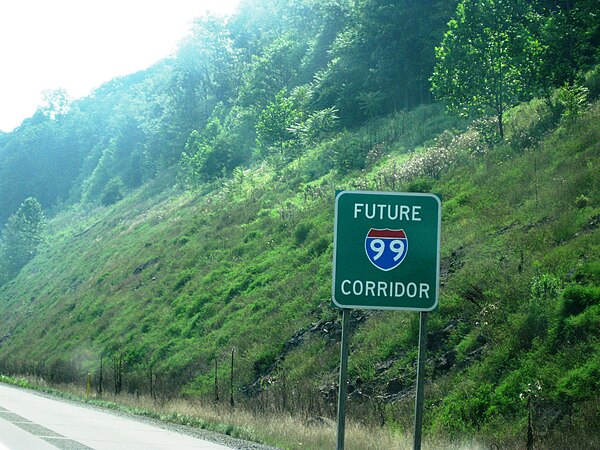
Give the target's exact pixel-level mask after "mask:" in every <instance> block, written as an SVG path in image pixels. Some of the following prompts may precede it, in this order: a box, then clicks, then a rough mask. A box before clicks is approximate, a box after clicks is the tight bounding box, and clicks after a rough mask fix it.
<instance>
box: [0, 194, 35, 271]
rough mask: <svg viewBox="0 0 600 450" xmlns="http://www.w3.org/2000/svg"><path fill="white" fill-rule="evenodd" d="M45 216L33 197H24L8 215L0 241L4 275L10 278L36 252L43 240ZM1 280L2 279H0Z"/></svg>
mask: <svg viewBox="0 0 600 450" xmlns="http://www.w3.org/2000/svg"><path fill="white" fill-rule="evenodd" d="M45 229H46V218H45V216H44V212H43V210H42V206H41V205H40V203H39V202H38V201H37V200H36V199H35V198H31V197H30V198H28V199H26V200H25V201H24V202H23V203H22V204H21V206H20V207H19V209H18V211H17V212H16V213H15V214H13V215H12V216H10V217H9V219H8V221H7V223H6V225H5V226H4V229H3V231H2V240H1V241H0V244H1V246H0V265H1V266H2V270H0V273H3V274H4V276H6V277H9V278H12V277H14V276H15V275H16V274H17V273H19V271H20V270H21V268H22V267H23V266H24V265H25V264H27V262H28V261H30V260H31V259H32V258H33V257H34V256H35V255H36V253H37V251H38V249H39V247H40V245H41V244H42V243H43V242H44V241H45V237H46V236H45ZM0 281H2V280H0Z"/></svg>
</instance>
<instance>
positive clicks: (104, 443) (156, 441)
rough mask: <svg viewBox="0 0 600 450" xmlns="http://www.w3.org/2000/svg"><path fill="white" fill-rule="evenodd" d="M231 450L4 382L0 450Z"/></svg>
mask: <svg viewBox="0 0 600 450" xmlns="http://www.w3.org/2000/svg"><path fill="white" fill-rule="evenodd" d="M56 448H59V449H62V450H84V449H85V450H87V449H98V450H104V449H106V450H117V449H118V450H138V449H139V450H159V449H165V450H167V449H168V450H183V449H185V450H188V449H189V450H192V449H194V450H199V449H202V450H227V449H230V447H225V446H223V445H219V444H215V443H213V442H209V441H204V440H201V439H197V438H194V437H192V436H187V435H185V434H180V433H177V432H174V431H170V430H166V429H163V428H159V427H156V426H153V425H151V424H149V423H145V422H143V421H137V420H134V419H132V418H127V417H122V416H120V415H115V414H110V413H109V412H102V411H98V410H96V409H91V408H87V407H84V406H78V405H76V404H72V403H66V402H62V401H60V400H55V399H50V398H47V397H45V396H41V395H37V394H35V393H33V392H29V391H26V390H23V389H19V388H15V387H12V386H7V385H5V384H0V450H47V449H52V450H56Z"/></svg>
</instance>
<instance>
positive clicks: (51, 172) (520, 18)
mask: <svg viewBox="0 0 600 450" xmlns="http://www.w3.org/2000/svg"><path fill="white" fill-rule="evenodd" d="M546 4H547V5H548V8H546V9H542V8H539V4H538V3H537V2H536V3H527V2H517V1H516V0H512V1H509V0H498V1H491V0H489V1H488V0H486V1H483V2H477V3H475V2H473V1H467V0H465V1H463V2H461V3H460V6H459V7H458V9H457V8H455V7H456V2H446V1H437V0H427V1H423V2H404V1H402V2H389V1H380V0H365V1H358V2H355V1H347V0H341V1H338V0H331V1H330V0H327V1H313V0H277V1H274V2H269V4H268V5H267V4H266V3H265V2H261V1H258V0H248V1H245V2H242V4H241V6H240V10H239V11H238V12H237V13H236V14H235V15H234V17H231V18H229V19H227V20H222V19H219V18H210V17H206V18H203V19H200V20H198V21H196V22H195V23H194V25H193V28H192V33H191V35H190V36H189V37H188V38H186V39H185V40H184V41H182V43H181V45H180V46H179V48H178V50H177V52H176V54H175V55H173V57H171V58H168V59H166V60H164V61H161V62H159V63H157V64H156V65H155V66H153V67H151V68H149V69H147V70H145V71H142V72H139V73H136V74H132V75H129V76H126V77H121V78H118V79H115V80H112V81H110V82H108V83H106V84H104V85H103V86H101V87H100V88H98V89H97V90H96V91H95V92H94V93H93V94H92V95H90V96H89V97H87V98H84V99H79V100H74V101H72V102H70V103H69V108H68V109H66V108H64V109H61V108H60V102H58V100H60V98H55V99H54V100H57V102H55V103H52V104H50V103H49V104H48V105H47V106H48V107H51V110H52V111H54V113H52V114H51V113H48V114H44V113H42V112H39V113H38V114H36V115H34V117H32V118H31V119H28V120H26V121H25V122H24V123H23V124H22V126H21V127H19V128H18V129H17V130H15V131H14V132H13V133H6V134H0V206H2V208H0V218H1V219H2V222H7V225H6V226H5V228H4V230H5V231H4V233H3V240H2V242H3V244H2V245H3V250H2V252H5V249H6V243H7V242H8V241H9V240H10V239H8V238H9V237H10V235H11V229H15V227H14V226H13V225H11V224H13V222H15V223H16V220H17V219H14V220H13V219H10V220H9V217H12V216H15V215H16V212H17V211H18V210H19V205H21V204H22V202H23V198H27V197H29V196H35V198H37V199H38V200H39V205H41V207H43V208H45V210H46V213H48V215H49V216H51V220H50V221H49V227H48V235H49V238H48V240H47V242H48V243H47V245H45V246H44V247H43V248H44V250H43V251H37V249H38V248H39V247H36V250H33V252H29V253H28V256H27V257H28V258H30V259H28V261H27V264H26V265H25V266H23V267H21V268H20V269H19V271H18V273H17V271H12V272H10V277H13V276H14V278H13V279H12V281H11V282H9V283H3V286H2V287H1V288H0V312H1V315H2V321H0V371H2V372H6V373H30V374H37V375H38V376H40V377H43V378H44V379H47V380H50V381H53V382H57V383H58V382H80V380H81V377H82V374H83V376H85V374H87V372H88V371H89V372H91V373H92V375H93V383H94V385H95V387H99V385H100V384H101V383H103V384H104V387H103V388H104V391H105V392H106V391H107V389H108V390H113V388H114V391H122V392H121V394H120V395H121V397H123V396H125V395H126V394H127V393H131V394H132V395H134V394H135V393H141V394H142V395H143V394H144V393H146V394H148V395H149V396H150V398H152V401H153V402H155V403H156V404H166V403H167V402H168V400H169V399H172V398H176V397H186V398H189V399H191V400H192V401H194V402H201V401H202V402H204V401H206V402H208V401H209V402H214V401H215V392H216V393H217V394H219V395H220V400H219V402H221V405H222V401H223V400H222V399H223V397H224V396H223V390H224V389H226V388H225V385H226V383H225V381H224V380H227V381H228V382H229V377H230V372H229V369H230V367H229V365H230V364H231V362H230V361H231V359H230V358H231V354H232V349H233V350H234V351H233V353H234V380H233V383H232V385H233V392H234V396H235V402H236V408H237V407H238V406H237V405H239V404H244V405H245V406H246V407H247V408H249V409H252V410H254V411H257V412H259V413H265V412H272V411H276V412H277V413H279V414H280V415H282V416H285V415H287V414H290V415H292V416H293V417H298V416H300V415H301V416H302V417H314V416H319V417H321V416H323V417H327V416H333V414H334V410H335V380H336V372H337V362H338V360H337V358H338V355H339V347H338V342H339V331H340V323H339V314H338V313H337V312H336V311H335V310H333V309H332V308H331V307H330V300H329V298H330V295H331V286H330V283H331V264H332V263H331V261H332V217H333V197H334V192H335V190H337V189H365V190H389V191H415V192H436V193H439V194H440V195H441V197H442V199H443V218H442V220H443V228H442V229H443V239H442V250H441V259H442V262H441V274H440V284H441V292H442V294H441V295H442V298H441V301H440V309H439V311H436V312H435V313H432V314H431V317H430V331H429V334H428V365H427V372H428V377H430V379H431V380H432V382H431V383H430V384H428V388H427V390H428V392H427V399H428V400H427V402H428V411H429V413H428V414H427V415H426V419H425V420H426V430H428V431H431V430H433V431H437V432H439V433H447V432H450V433H451V434H453V435H458V434H459V433H466V434H473V435H474V434H477V436H478V437H481V439H483V440H484V441H486V442H487V443H491V442H495V439H496V438H498V439H499V440H500V441H502V440H508V441H510V440H511V439H512V440H514V441H515V442H517V441H519V439H520V438H519V436H520V435H522V434H523V435H524V434H525V433H524V431H525V428H526V422H527V417H528V414H529V412H530V411H531V413H532V417H533V420H534V421H535V426H534V429H535V430H536V433H538V431H537V430H542V428H543V425H544V423H545V422H544V421H548V422H552V423H553V426H554V425H555V426H556V427H555V431H549V432H548V433H554V435H555V436H556V435H558V434H561V433H562V434H564V435H569V436H573V435H575V436H574V437H573V442H574V444H573V445H574V446H577V445H578V444H577V442H581V443H582V445H581V447H584V445H583V442H585V443H586V445H588V446H589V443H590V442H592V444H593V443H594V442H597V441H598V438H597V436H596V437H594V436H593V433H594V431H593V430H598V429H600V427H599V426H597V425H599V424H598V418H597V414H595V412H594V414H591V413H589V411H590V410H591V408H592V406H590V405H593V403H594V402H597V394H595V393H594V392H593V391H586V389H585V386H586V385H589V386H592V387H593V388H594V389H595V388H596V387H597V382H596V381H594V380H595V379H597V369H598V364H597V358H595V357H590V355H596V354H598V351H599V348H598V339H599V337H598V330H599V329H600V322H599V317H600V308H599V303H598V292H597V290H598V285H599V283H600V281H599V278H598V274H599V271H598V268H599V266H598V263H597V259H598V258H597V255H598V253H599V251H600V249H599V248H598V242H599V240H598V230H599V227H598V224H599V219H598V217H599V214H600V210H599V207H600V205H599V203H598V198H600V191H599V189H600V186H599V184H598V176H597V167H598V154H600V153H599V147H598V145H599V144H598V143H599V142H600V129H599V128H598V126H597V124H598V121H599V118H600V105H599V104H598V103H597V101H595V100H594V99H595V98H596V97H595V96H596V95H597V87H598V83H597V78H598V77H597V66H596V69H594V57H593V54H594V52H597V40H596V39H597V38H596V37H594V36H596V35H595V34H594V33H596V31H595V30H597V25H596V24H595V23H591V21H590V20H589V17H587V16H586V17H583V16H577V17H578V19H577V20H573V21H563V17H558V16H557V15H564V17H566V16H567V15H569V14H571V13H573V14H575V12H574V11H576V10H577V11H580V12H582V11H588V12H589V11H590V9H591V6H593V1H587V0H578V1H576V2H571V3H570V4H572V5H573V7H572V8H567V6H568V5H566V4H565V3H564V2H547V3H546ZM482 6H486V8H480V7H482ZM563 6H564V7H563ZM586 8H587V9H586ZM455 9H456V11H457V12H456V17H455V19H454V20H453V21H451V22H450V25H449V28H446V24H447V22H448V20H449V19H450V15H451V12H452V10H455ZM500 14H503V15H502V17H501V16H500ZM577 14H580V13H579V12H578V13H577ZM569 20H571V19H569ZM559 22H560V23H561V24H563V25H564V24H569V25H568V26H573V27H574V29H575V31H574V33H575V34H577V35H578V36H579V35H581V39H579V37H578V39H577V40H576V42H577V49H576V50H577V51H576V52H575V54H576V58H574V59H568V58H567V59H564V57H565V56H567V55H563V54H561V53H560V52H557V51H556V50H557V49H556V48H555V45H558V44H556V42H561V43H564V42H566V41H568V40H569V39H570V37H569V36H565V39H566V41H563V40H561V38H560V34H561V32H560V31H559V30H561V29H564V27H563V25H560V27H558V25H557V24H558V23H559ZM564 26H566V25H564ZM561 27H563V28H561ZM444 32H446V37H445V38H444ZM569 33H570V32H569ZM573 36H574V35H573ZM452 38H456V40H457V41H456V42H454V41H452ZM469 38H471V41H470V42H469ZM484 38H485V39H484ZM440 41H441V44H440ZM456 43H462V44H464V45H462V46H458V45H455V44H456ZM436 45H437V46H438V56H443V57H444V58H446V59H439V60H438V64H437V66H436V59H435V57H436V52H435V47H436ZM561 45H562V44H561ZM451 51H452V52H454V55H456V53H458V54H459V56H461V55H462V56H464V57H465V58H463V60H464V61H463V60H461V58H458V59H456V58H454V59H452V60H450V59H447V58H449V55H450V54H451ZM494 51H496V53H494ZM499 51H501V53H500V55H498V53H497V52H499ZM461 52H462V53H461ZM560 61H562V62H565V61H566V65H564V64H562V63H561V64H558V62H560ZM569 61H570V62H569ZM462 62H464V63H466V64H468V65H467V66H463V65H461V64H462ZM553 64H554V66H552V65H553ZM434 66H436V67H437V68H436V70H437V72H436V73H434V76H433V78H432V80H433V83H434V91H435V90H436V89H442V87H444V89H445V88H448V89H450V88H452V89H454V88H456V89H455V90H450V91H448V92H446V94H448V93H449V94H452V95H454V94H456V97H454V98H451V97H447V99H448V102H454V101H456V105H457V108H458V109H459V110H461V111H463V112H465V113H473V114H472V116H476V117H478V119H477V120H476V121H472V122H469V121H467V120H465V119H461V118H458V117H456V116H453V115H449V114H446V113H445V111H444V107H443V105H441V104H440V103H435V102H434V103H430V102H431V101H432V99H431V97H430V94H429V92H430V88H431V85H430V83H429V81H428V78H429V76H430V75H431V72H432V71H433V70H434ZM551 66H552V67H553V69H552V70H553V72H552V76H550V75H548V69H549V68H551ZM567 66H568V69H567ZM446 69H448V71H446ZM450 69H452V70H454V69H456V72H454V74H455V75H456V77H455V78H452V79H450V78H444V77H443V76H442V75H444V74H449V73H450ZM589 69H591V70H589ZM444 71H446V72H444ZM586 71H587V72H586ZM586 73H587V75H586ZM540 74H543V75H544V82H543V83H542V82H541V81H540V79H539V77H538V75H540ZM444 76H445V75H444ZM469 76H470V77H471V78H472V80H471V79H470V78H469ZM475 80H479V81H480V83H479V82H477V83H476V82H475ZM440 83H441V84H440ZM452 83H455V84H452ZM565 83H567V84H565ZM436 86H437V87H436ZM586 89H587V91H586ZM440 92H442V91H439V92H437V93H438V94H440ZM459 94H460V95H459ZM538 94H540V95H542V94H543V95H545V96H546V97H544V98H535V99H532V100H531V101H528V102H527V103H520V104H518V105H516V106H514V107H511V105H513V104H514V103H515V102H519V101H521V100H522V99H529V98H532V97H534V96H536V95H538ZM444 95H445V94H444ZM499 97H501V98H499ZM496 100H497V101H496ZM459 101H461V102H462V101H464V103H463V104H462V106H459ZM494 102H495V103H494ZM52 105H54V106H52ZM494 107H496V109H494ZM480 115H481V117H480ZM490 115H492V116H493V117H490ZM561 116H562V117H563V119H562V120H561ZM498 126H501V127H503V128H502V130H503V131H504V134H505V138H506V140H505V141H502V142H498V140H497V139H496V131H495V129H496V127H498ZM176 180H177V181H179V185H177V186H174V184H175V182H176ZM41 207H40V211H41ZM36 236H37V235H36ZM36 239H37V238H36ZM34 240H35V239H34ZM40 242H41V241H40ZM38 245H39V242H38ZM32 248H33V247H32ZM25 253H27V252H25ZM3 254H4V253H3ZM34 255H35V256H34ZM2 261H7V259H6V258H3V259H2ZM1 267H2V271H3V272H4V274H2V275H0V276H1V277H3V278H4V281H6V280H8V277H9V274H8V271H7V267H8V266H7V265H6V264H2V266H1ZM352 334H353V341H352V342H353V344H352V349H351V350H352V352H351V357H350V371H351V380H350V383H351V386H352V387H353V388H354V390H353V394H352V396H351V398H350V399H349V402H348V405H349V414H350V416H351V417H354V418H355V419H357V420H361V421H363V422H365V423H370V424H374V423H377V424H381V423H385V426H386V427H388V430H390V429H391V430H397V431H398V432H401V431H402V430H403V429H409V428H410V427H411V425H412V422H411V420H410V412H408V411H409V410H411V411H412V406H411V405H410V398H411V395H412V394H411V392H412V389H413V385H414V377H415V370H414V358H415V355H416V346H415V345H416V339H417V335H418V320H417V318H416V315H414V314H408V313H406V314H403V313H398V314H395V313H379V312H356V313H355V314H353V320H352ZM594 377H595V378H594ZM101 380H102V381H101ZM216 380H218V383H216V382H215V381H216ZM538 387H539V388H538ZM227 388H231V386H227ZM228 394H229V392H228ZM527 399H529V400H531V401H530V402H529V404H530V408H531V409H530V410H528V407H527ZM586 405H587V406H586ZM227 408H229V407H228V406H227ZM586 408H587V409H586ZM586 411H588V412H586ZM173 417H174V419H175V420H181V421H182V422H185V421H188V418H186V417H184V416H178V415H175V416H173ZM570 419H573V423H575V424H578V425H577V427H579V428H577V427H575V426H573V427H571V425H570ZM578 430H579V431H578ZM581 430H587V431H586V433H587V434H586V433H584V432H581ZM589 430H592V431H589ZM394 432H396V431H394ZM539 433H542V431H539ZM590 435H592V436H591V439H589V440H587V441H586V440H585V439H584V437H589V436H590ZM577 436H579V441H577V442H575V441H576V437H577ZM492 439H494V440H492ZM594 439H595V440H594ZM548 442H550V441H548ZM573 442H571V443H573ZM294 445H296V444H294ZM592 446H593V445H592ZM389 447H390V446H388V447H386V448H389ZM556 447H557V448H560V447H561V446H560V445H559V446H556ZM563 447H564V446H563ZM315 448H322V446H319V445H317V446H315Z"/></svg>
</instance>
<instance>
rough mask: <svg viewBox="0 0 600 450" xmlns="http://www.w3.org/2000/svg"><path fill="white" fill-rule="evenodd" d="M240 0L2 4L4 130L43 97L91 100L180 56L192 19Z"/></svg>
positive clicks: (12, 0) (0, 108)
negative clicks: (105, 87)
mask: <svg viewBox="0 0 600 450" xmlns="http://www.w3.org/2000/svg"><path fill="white" fill-rule="evenodd" d="M238 2H239V0H2V1H1V2H0V130H2V131H6V132H8V131H12V130H13V129H14V128H15V127H17V126H19V125H20V124H21V122H22V121H23V119H25V118H27V117H31V116H32V115H33V114H34V113H35V111H36V109H37V107H38V106H39V105H40V104H41V103H42V99H43V92H44V91H47V90H55V89H59V88H63V89H66V91H67V93H68V94H69V95H70V96H71V97H73V98H79V97H83V96H86V95H88V94H89V93H90V92H91V91H92V90H93V89H94V88H97V87H98V86H100V85H101V84H102V83H104V82H106V81H109V80H111V79H112V78H114V77H117V76H121V75H127V74H130V73H133V72H136V71H138V70H141V69H145V68H147V67H149V66H151V65H152V64H154V63H155V62H157V61H159V60H160V59H162V58H164V57H166V56H169V55H170V54H173V53H174V51H175V50H176V48H177V43H178V42H179V41H180V40H181V39H182V38H183V37H184V36H185V35H186V34H187V33H188V32H189V30H190V26H191V23H192V20H193V19H194V18H195V17H199V16H202V15H203V14H206V12H207V11H210V12H211V13H213V14H229V13H231V12H233V11H234V9H235V7H236V5H237V3H238Z"/></svg>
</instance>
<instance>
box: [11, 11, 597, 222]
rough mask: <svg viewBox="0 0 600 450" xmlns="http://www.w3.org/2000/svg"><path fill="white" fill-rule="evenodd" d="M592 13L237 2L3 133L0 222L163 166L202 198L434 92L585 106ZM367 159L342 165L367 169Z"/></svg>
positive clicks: (136, 180)
mask: <svg viewBox="0 0 600 450" xmlns="http://www.w3.org/2000/svg"><path fill="white" fill-rule="evenodd" d="M597 13H598V2H597V1H595V0H578V1H564V0H555V1H550V0H543V1H542V0H539V1H536V2H524V1H520V0H502V1H485V2H478V1H464V2H461V3H460V5H459V7H458V8H457V2H456V1H454V2H452V1H450V2H448V1H435V0H427V1H422V2H405V1H401V2H390V1H385V0H364V1H350V0H327V1H311V0H277V1H271V2H268V4H267V3H264V2H258V1H245V2H242V4H241V5H240V7H239V11H238V12H237V13H236V14H235V15H234V16H233V17H231V18H220V17H204V18H200V19H197V21H196V22H195V24H194V26H193V34H192V35H191V36H190V37H189V38H187V39H186V40H184V41H183V42H181V43H180V45H179V48H178V50H177V52H176V54H175V55H174V56H173V57H172V58H168V59H166V60H164V61H160V62H158V63H157V64H156V65H154V66H153V67H150V68H148V69H147V70H146V71H142V72H139V73H136V74H133V75H129V76H125V77H122V78H118V79H114V80H111V81H109V82H107V83H105V84H104V85H102V86H101V87H100V88H98V89H96V90H95V91H94V92H93V93H92V95H90V96H88V97H86V98H83V99H78V100H74V101H72V100H71V99H70V98H69V96H68V93H67V92H65V91H64V90H61V89H57V90H56V91H53V92H49V93H47V95H46V99H45V101H44V103H43V104H42V105H40V107H39V109H38V111H37V113H36V114H35V115H34V116H33V117H31V118H29V119H27V120H25V121H24V122H23V123H22V125H21V126H20V127H18V128H17V129H16V130H15V131H13V132H11V133H3V134H2V135H0V171H1V172H0V226H3V225H4V224H6V222H7V220H8V218H9V217H10V216H11V215H13V214H15V213H16V212H17V210H18V208H19V206H20V205H21V204H22V203H23V201H25V200H26V199H27V198H29V197H32V198H35V199H36V200H37V201H38V202H39V203H40V204H41V206H42V208H43V209H44V210H45V211H46V212H47V214H52V213H53V212H55V211H59V210H61V208H64V207H68V206H70V205H75V204H80V205H98V204H103V205H107V204H111V203H114V202H115V201H117V200H118V199H120V198H121V197H122V196H123V195H125V194H126V193H127V192H130V191H131V190H132V189H135V188H137V187H139V186H141V185H142V184H143V183H145V182H147V181H149V180H151V179H153V178H154V177H156V175H157V174H159V173H162V172H164V171H166V170H171V169H173V170H177V171H178V172H179V175H178V181H179V182H180V183H181V185H182V186H186V187H188V188H199V187H201V186H202V185H206V184H207V183H210V182H211V181H214V180H215V179H219V178H223V177H229V176H231V174H232V173H233V171H234V169H235V168H237V167H248V166H250V165H252V164H257V163H259V162H260V161H268V162H269V163H270V164H274V165H276V166H278V167H283V166H284V165H285V164H287V163H289V162H290V161H291V160H293V159H294V158H297V157H298V156H299V155H300V154H302V152H304V151H306V148H307V147H310V146H311V145H312V144H314V142H316V141H317V140H319V139H320V138H322V137H323V136H324V135H326V134H327V133H333V132H340V131H343V130H346V129H352V128H353V127H356V126H359V125H361V124H363V123H364V122H365V121H367V120H372V119H374V118H377V117H384V116H386V115H388V114H390V113H394V112H400V111H407V110H410V109H413V108H415V107H416V106H418V105H420V104H425V103H429V102H432V101H433V100H434V96H435V98H437V99H438V100H439V101H442V102H444V103H445V104H446V105H447V106H448V107H450V108H451V109H452V110H453V111H455V112H457V113H458V114H461V115H464V116H468V117H470V118H476V117H486V116H492V117H496V118H497V119H500V124H501V119H502V116H503V112H504V111H506V109H507V108H509V107H510V106H512V105H515V104H517V103H518V102H521V101H526V100H529V99H531V98H533V97H534V96H540V95H542V96H543V95H544V93H546V94H547V93H548V92H550V90H551V89H552V88H555V87H560V86H571V91H572V92H571V94H572V95H575V96H576V95H577V93H578V92H579V91H577V87H578V86H579V85H580V84H581V83H582V81H583V80H582V76H583V74H584V73H585V72H586V71H587V70H589V69H591V68H592V67H593V65H594V64H595V63H596V62H597V59H598V41H599V40H600V37H599V35H600V32H599V31H598V28H599V27H598V21H597V20H596V19H597ZM451 19H452V20H451ZM500 134H502V128H500ZM359 153H360V152H359ZM363 156H364V155H361V154H358V155H353V154H347V155H336V157H335V161H334V166H335V168H336V169H338V170H342V171H349V170H355V169H361V168H363V167H362V166H363V162H362V161H361V160H362V159H363Z"/></svg>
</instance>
